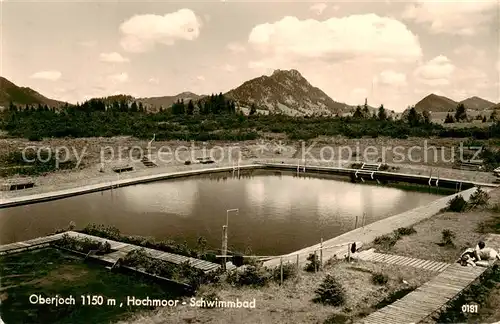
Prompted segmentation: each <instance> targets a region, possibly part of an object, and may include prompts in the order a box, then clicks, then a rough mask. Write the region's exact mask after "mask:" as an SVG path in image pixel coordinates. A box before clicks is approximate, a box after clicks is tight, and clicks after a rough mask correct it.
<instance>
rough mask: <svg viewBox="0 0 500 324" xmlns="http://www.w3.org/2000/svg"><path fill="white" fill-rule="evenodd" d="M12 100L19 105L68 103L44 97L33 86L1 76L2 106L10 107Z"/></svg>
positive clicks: (0, 100) (0, 99)
mask: <svg viewBox="0 0 500 324" xmlns="http://www.w3.org/2000/svg"><path fill="white" fill-rule="evenodd" d="M11 102H12V103H14V104H16V105H18V106H26V105H38V104H41V105H47V106H49V107H56V108H59V107H61V106H63V105H64V104H66V103H65V102H62V101H58V100H54V99H49V98H47V97H44V96H42V95H41V94H39V93H38V92H36V91H35V90H33V89H31V88H27V87H19V86H17V85H15V84H14V83H12V82H10V81H9V80H7V79H6V78H4V77H1V76H0V106H3V107H8V106H9V105H10V103H11Z"/></svg>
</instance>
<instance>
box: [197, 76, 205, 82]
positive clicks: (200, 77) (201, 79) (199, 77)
mask: <svg viewBox="0 0 500 324" xmlns="http://www.w3.org/2000/svg"><path fill="white" fill-rule="evenodd" d="M196 79H197V80H200V81H205V77H204V76H203V75H198V76H197V77H196Z"/></svg>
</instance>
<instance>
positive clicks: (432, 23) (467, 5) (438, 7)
mask: <svg viewBox="0 0 500 324" xmlns="http://www.w3.org/2000/svg"><path fill="white" fill-rule="evenodd" d="M497 6H498V2H497V1H496V0H482V1H470V0H453V1H427V0H419V1H417V3H414V4H411V5H408V6H407V7H406V9H405V10H404V12H403V14H402V18H403V19H405V20H411V21H415V22H416V23H418V24H422V25H424V26H426V28H427V29H428V30H429V31H431V32H433V33H436V34H439V33H447V34H456V35H462V36H470V35H474V34H476V33H477V32H479V31H481V30H482V29H484V27H485V25H487V24H488V23H491V22H492V21H494V19H496V9H497Z"/></svg>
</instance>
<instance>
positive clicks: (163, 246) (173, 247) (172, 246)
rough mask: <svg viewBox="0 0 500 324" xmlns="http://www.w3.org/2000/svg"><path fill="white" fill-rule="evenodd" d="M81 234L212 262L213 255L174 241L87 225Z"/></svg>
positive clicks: (203, 247)
mask: <svg viewBox="0 0 500 324" xmlns="http://www.w3.org/2000/svg"><path fill="white" fill-rule="evenodd" d="M81 232H82V233H84V234H89V235H94V236H99V237H102V238H107V239H110V240H114V241H120V242H124V243H129V244H134V245H138V246H142V247H145V248H150V249H155V250H160V251H164V252H169V253H174V254H179V255H183V256H188V257H193V258H200V259H203V260H207V261H210V260H212V261H211V262H213V254H209V253H203V251H202V252H198V251H197V250H195V249H191V248H189V247H188V246H187V244H186V243H183V244H178V243H176V242H175V241H171V240H166V241H156V240H155V239H154V238H153V237H144V236H136V235H131V236H127V235H122V234H120V230H119V229H118V228H116V227H113V226H104V225H97V224H89V225H87V226H86V227H85V228H84V229H83V230H82V231H81ZM198 247H199V248H201V249H202V250H204V249H205V246H202V245H199V246H198Z"/></svg>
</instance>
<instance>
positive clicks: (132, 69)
mask: <svg viewBox="0 0 500 324" xmlns="http://www.w3.org/2000/svg"><path fill="white" fill-rule="evenodd" d="M0 14H1V20H0V27H1V33H0V35H1V42H0V53H1V56H0V58H1V60H0V75H1V76H3V77H6V78H7V79H9V80H10V81H12V82H14V83H15V84H17V85H19V86H28V87H31V88H33V89H35V90H37V91H39V92H40V93H42V94H43V95H45V96H47V97H49V98H53V99H58V100H63V101H69V102H72V103H76V102H78V101H79V102H81V101H83V100H85V99H89V98H92V97H103V96H108V95H113V94H119V93H125V94H130V95H132V96H135V97H151V96H166V95H175V94H178V93H180V92H183V91H191V92H194V93H197V94H210V93H219V92H226V91H228V90H231V89H233V88H236V87H238V86H239V85H240V84H241V83H243V82H244V81H247V80H249V79H252V78H256V77H259V76H261V75H270V74H271V73H272V72H273V71H274V70H275V69H296V70H298V71H299V72H300V73H301V74H302V75H303V76H304V77H305V78H306V79H307V80H308V81H309V82H310V83H311V84H312V85H313V86H316V87H318V88H320V89H322V90H323V91H324V92H325V93H327V94H328V95H329V96H330V97H331V98H332V99H334V100H336V101H339V102H345V103H348V104H362V103H363V102H364V99H365V98H367V99H368V104H369V105H371V106H379V105H380V104H384V106H385V107H386V108H389V109H392V110H395V111H403V110H404V109H405V108H406V107H408V106H409V105H413V104H415V103H416V102H418V101H419V100H420V99H421V98H423V97H424V96H426V95H428V94H430V93H435V94H439V95H444V96H447V97H449V98H451V99H453V100H456V101H460V100H463V99H465V98H467V97H471V96H479V97H481V98H484V99H487V100H490V101H493V102H495V103H496V102H500V82H499V81H500V31H499V28H500V0H487V1H481V0H476V1H463V0H455V1H445V0H441V1H440V2H437V1H433V2H431V1H421V0H419V1H394V0H385V1H384V0H381V1H364V2H360V1H351V2H348V1H345V2H314V1H305V0H304V1H293V2H292V1H272V2H271V1H262V0H261V1H258V0H254V1H252V2H249V1H236V0H226V1H192V2H190V1H182V2H173V1H154V2H152V1H149V2H148V1H140V2H139V1H136V2H133V1H120V0H114V1H111V0H107V1H88V0H87V1H74V0H64V1H50V2H49V1H21V0H0Z"/></svg>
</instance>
